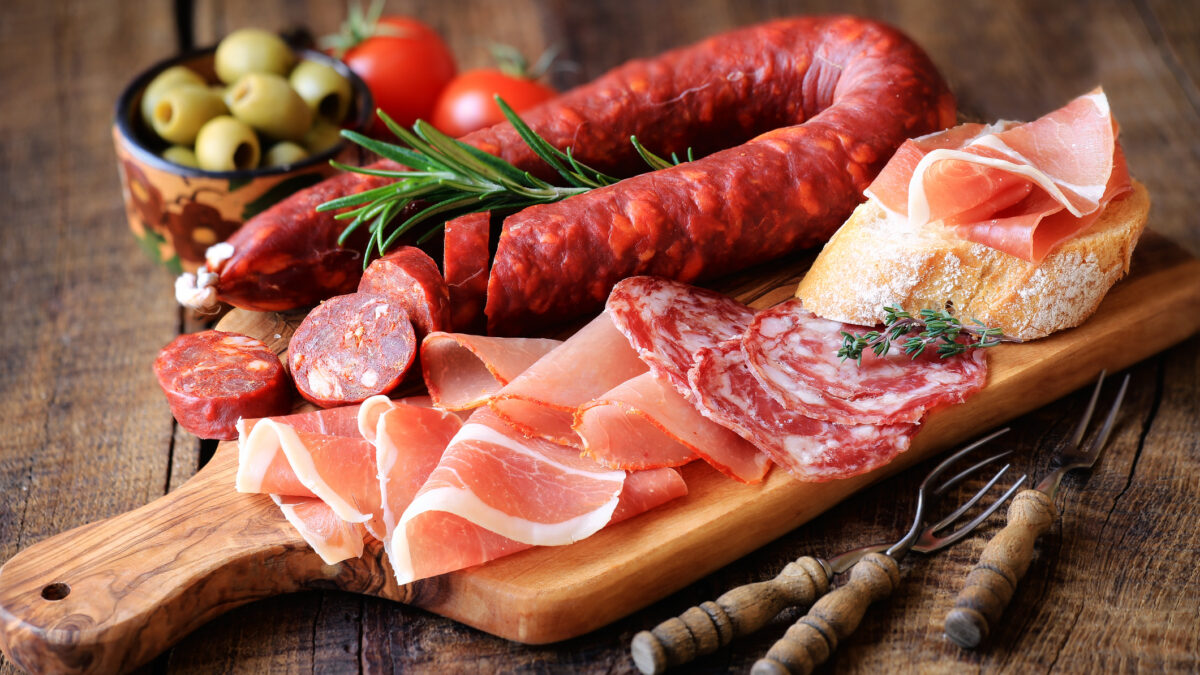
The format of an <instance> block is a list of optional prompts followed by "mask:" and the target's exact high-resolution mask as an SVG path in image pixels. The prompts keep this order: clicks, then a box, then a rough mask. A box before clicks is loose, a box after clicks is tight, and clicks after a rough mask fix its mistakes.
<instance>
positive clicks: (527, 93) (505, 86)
mask: <svg viewBox="0 0 1200 675" xmlns="http://www.w3.org/2000/svg"><path fill="white" fill-rule="evenodd" d="M496 95H499V96H500V98H502V99H504V102H505V103H507V104H508V105H509V106H510V107H512V109H513V110H514V111H516V112H521V111H523V110H526V109H528V108H531V107H533V106H535V105H537V104H538V103H541V102H542V101H546V100H549V99H552V98H554V97H555V96H558V92H556V91H554V90H553V89H551V88H550V87H547V86H546V85H544V84H541V83H539V82H536V81H534V80H531V79H528V78H523V77H516V76H513V75H509V74H507V73H504V72H501V71H499V70H496V69H493V68H484V69H481V70H469V71H467V72H465V73H463V74H462V75H459V76H458V77H456V78H454V79H453V80H451V81H450V84H448V85H446V88H445V90H443V91H442V95H441V96H440V97H439V98H438V100H437V105H436V106H435V107H434V110H433V120H432V121H433V126H435V127H437V128H438V129H439V130H440V131H442V133H444V134H446V135H448V136H453V137H455V138H457V137H459V136H463V135H465V134H468V133H470V132H472V131H475V130H476V129H482V128H484V127H489V126H491V125H493V124H496V123H498V122H503V121H504V114H503V113H501V112H500V107H499V106H497V105H496V101H495V100H494V99H493V97H494V96H496Z"/></svg>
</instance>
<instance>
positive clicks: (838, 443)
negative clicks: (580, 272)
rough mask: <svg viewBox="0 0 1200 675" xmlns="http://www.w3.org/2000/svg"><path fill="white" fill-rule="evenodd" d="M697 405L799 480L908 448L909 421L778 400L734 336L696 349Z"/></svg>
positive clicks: (852, 469) (845, 470)
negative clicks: (861, 417)
mask: <svg viewBox="0 0 1200 675" xmlns="http://www.w3.org/2000/svg"><path fill="white" fill-rule="evenodd" d="M688 379H689V381H690V384H691V387H692V389H693V391H694V392H695V398H696V402H697V403H698V404H699V406H700V411H701V412H702V413H703V414H704V415H705V416H706V417H708V418H710V419H712V420H713V421H715V422H717V423H718V424H721V425H722V426H725V427H727V428H729V429H732V430H734V431H735V432H737V433H738V434H739V435H740V436H742V437H743V438H745V439H746V440H748V441H750V442H751V443H753V444H754V445H755V446H757V447H758V448H760V449H761V450H763V451H765V452H766V453H767V454H768V455H770V457H771V459H772V460H774V461H775V463H777V464H779V465H781V466H783V467H784V468H785V469H787V470H788V471H789V472H790V473H791V474H792V475H793V476H795V477H796V478H799V479H800V480H807V481H826V480H833V479H836V478H847V477H849V476H855V475H858V474H860V473H864V472H867V471H870V470H872V469H875V468H877V467H880V466H883V465H884V464H887V463H888V462H889V461H891V460H892V458H893V457H895V456H896V455H898V454H900V453H901V452H903V451H905V450H907V449H908V446H909V443H910V441H911V440H912V436H913V434H914V433H915V432H916V429H917V426H916V425H915V424H889V425H872V424H862V425H845V424H835V423H833V422H826V421H822V420H817V419H813V418H811V417H806V416H805V415H802V414H800V413H798V412H795V411H792V410H788V409H786V408H784V407H783V406H781V405H780V404H779V402H778V401H776V400H775V399H774V398H773V397H772V396H771V395H770V394H768V393H767V392H766V391H765V390H764V389H763V387H762V386H761V385H760V384H759V382H758V380H757V379H756V378H755V377H754V375H753V374H752V373H751V372H750V368H749V366H747V365H746V357H745V354H744V353H743V352H742V345H741V340H740V339H733V340H729V341H726V342H723V343H721V344H720V345H718V346H717V347H714V348H706V349H701V350H700V351H699V352H698V353H697V354H696V364H695V366H693V367H692V368H691V370H690V371H689V372H688Z"/></svg>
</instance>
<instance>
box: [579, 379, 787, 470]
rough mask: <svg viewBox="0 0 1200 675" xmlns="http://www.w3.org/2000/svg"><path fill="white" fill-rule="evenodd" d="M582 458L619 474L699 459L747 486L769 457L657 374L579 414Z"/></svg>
mask: <svg viewBox="0 0 1200 675" xmlns="http://www.w3.org/2000/svg"><path fill="white" fill-rule="evenodd" d="M575 431H576V432H577V433H578V434H579V437H580V439H581V440H582V442H583V454H584V455H586V456H588V457H591V458H592V459H595V460H596V461H597V462H600V463H601V464H603V465H605V466H609V467H613V468H617V469H629V470H636V469H650V468H658V467H664V466H679V465H681V464H685V463H687V462H689V461H691V460H693V459H696V458H697V457H702V458H704V460H705V461H706V462H708V463H709V464H711V465H713V466H714V467H716V468H717V469H718V470H719V471H721V472H722V473H724V474H725V475H727V476H730V477H731V478H735V479H737V480H740V481H742V482H744V483H757V482H759V481H761V480H762V479H763V478H764V477H765V476H766V474H767V470H768V469H770V466H771V463H770V461H769V460H768V459H767V457H766V455H764V454H763V453H761V452H759V451H758V449H757V448H755V447H754V446H753V445H751V444H749V443H747V442H746V441H745V440H743V439H742V438H741V437H740V436H738V435H737V434H735V433H733V432H732V431H730V430H729V429H726V428H725V427H723V426H721V425H719V424H717V423H715V422H713V421H712V420H709V419H708V418H706V417H704V416H703V415H701V414H700V411H699V410H697V409H696V406H694V405H693V404H692V403H690V402H689V401H687V400H686V399H684V398H683V397H682V396H680V395H679V394H678V393H677V392H676V391H675V389H674V387H672V386H671V385H669V384H666V383H664V382H663V381H661V380H659V379H658V378H657V377H655V376H654V374H653V373H643V374H642V375H639V376H637V377H635V378H633V379H632V380H629V381H627V382H624V383H622V384H620V385H618V386H617V387H616V388H615V389H613V390H612V391H609V392H607V393H605V394H604V395H603V396H600V397H599V398H597V399H595V400H593V401H591V402H589V403H587V404H586V405H584V406H583V407H581V408H580V409H579V412H577V413H576V415H575Z"/></svg>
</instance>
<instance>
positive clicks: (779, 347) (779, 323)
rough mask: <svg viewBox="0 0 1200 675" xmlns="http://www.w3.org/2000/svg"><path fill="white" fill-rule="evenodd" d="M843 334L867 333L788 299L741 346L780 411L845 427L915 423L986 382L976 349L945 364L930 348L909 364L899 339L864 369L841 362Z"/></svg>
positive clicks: (757, 321)
mask: <svg viewBox="0 0 1200 675" xmlns="http://www.w3.org/2000/svg"><path fill="white" fill-rule="evenodd" d="M842 331H847V332H862V331H863V328H862V327H861V326H852V325H849V324H844V323H840V322H838V321H828V320H826V319H822V318H819V317H817V316H816V315H814V314H812V313H811V312H809V311H808V310H806V309H804V308H803V307H802V306H801V305H800V301H799V300H789V301H787V302H784V303H782V304H779V305H776V306H775V307H772V308H771V309H768V310H765V311H762V312H759V313H758V315H757V316H755V317H754V321H753V322H752V323H751V324H750V327H749V329H747V331H746V333H745V335H744V336H743V337H742V341H741V345H742V349H743V351H744V352H745V355H746V360H747V363H748V365H749V367H750V369H751V371H752V372H753V373H754V375H755V377H757V379H758V380H759V382H761V384H762V386H763V388H764V389H765V390H766V391H767V392H768V393H769V394H770V395H771V396H772V397H773V398H774V399H775V400H776V401H777V402H779V403H780V404H782V405H783V407H785V408H788V409H791V410H796V411H798V412H800V413H803V414H804V415H807V416H809V417H813V418H816V419H822V420H829V421H832V422H840V423H843V424H892V423H898V422H918V421H920V419H921V417H922V416H923V415H924V414H925V413H926V411H928V410H930V409H932V408H936V407H938V406H942V405H948V404H953V403H959V402H961V401H962V400H963V399H965V398H966V397H967V396H969V395H970V394H972V393H974V392H976V391H978V390H979V389H982V388H983V385H984V384H985V383H986V382H987V365H986V362H985V360H984V359H985V357H984V355H983V354H982V353H981V352H980V351H979V350H974V351H971V352H969V353H967V354H965V355H962V356H955V357H953V358H948V359H942V358H939V357H938V356H937V353H936V351H935V350H932V349H928V350H926V351H925V353H924V354H922V355H921V356H919V357H917V358H916V359H911V358H909V356H908V355H906V354H904V353H903V351H902V350H901V348H900V343H899V342H896V343H894V344H893V346H892V350H891V352H889V353H888V354H886V355H885V356H883V357H876V356H874V355H873V354H866V355H864V357H863V359H862V364H861V365H860V364H859V363H857V362H855V361H853V360H849V359H847V360H845V361H842V360H841V359H840V358H839V357H838V355H837V351H838V348H839V346H840V345H841V343H842V335H841V333H842Z"/></svg>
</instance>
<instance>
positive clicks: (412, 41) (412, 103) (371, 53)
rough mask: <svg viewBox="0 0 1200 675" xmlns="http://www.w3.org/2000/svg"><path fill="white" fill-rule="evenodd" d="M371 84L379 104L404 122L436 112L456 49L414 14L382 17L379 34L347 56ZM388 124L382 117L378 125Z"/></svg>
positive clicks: (450, 76)
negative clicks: (448, 45) (411, 17)
mask: <svg viewBox="0 0 1200 675" xmlns="http://www.w3.org/2000/svg"><path fill="white" fill-rule="evenodd" d="M342 60H343V61H345V62H346V65H348V66H350V69H351V70H353V71H354V72H355V73H357V74H358V76H359V77H361V78H362V79H363V81H364V82H366V83H367V87H368V88H370V90H371V95H372V96H373V97H374V98H375V106H376V107H377V108H382V109H383V111H384V112H386V113H387V114H388V116H389V117H391V118H392V119H393V120H395V121H396V122H397V123H398V124H400V125H401V126H404V127H409V126H412V123H413V122H415V121H417V119H418V118H420V119H425V120H428V119H430V118H431V116H432V115H433V107H434V104H436V103H437V99H438V94H440V93H441V91H442V89H444V88H445V87H446V85H447V84H448V83H449V82H450V81H451V80H452V79H454V73H455V71H456V68H455V65H454V56H453V55H452V54H451V53H450V48H449V47H447V46H446V43H445V42H443V41H442V38H441V36H439V35H438V34H437V33H436V32H434V30H433V29H432V28H430V27H429V26H426V25H425V24H423V23H421V22H420V21H417V20H416V19H410V18H408V17H401V16H385V17H381V18H380V19H379V21H378V24H377V29H376V31H375V33H374V34H373V35H372V36H371V37H368V38H366V39H365V40H363V41H362V42H360V43H359V44H357V45H355V46H354V47H351V48H350V49H349V50H347V51H346V53H345V54H344V55H343V56H342ZM383 129H384V127H383V124H382V122H379V120H378V119H377V120H376V130H377V131H382V130H383Z"/></svg>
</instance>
